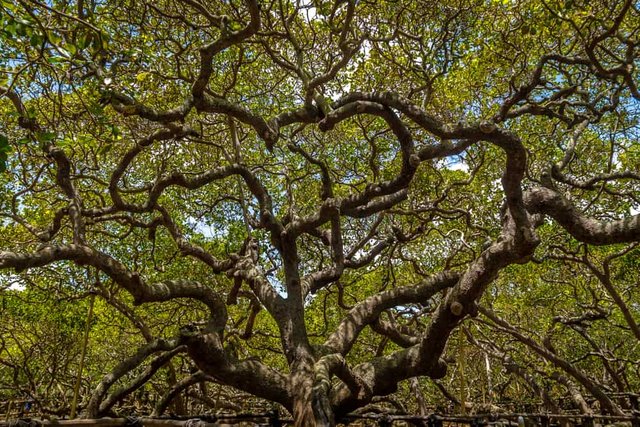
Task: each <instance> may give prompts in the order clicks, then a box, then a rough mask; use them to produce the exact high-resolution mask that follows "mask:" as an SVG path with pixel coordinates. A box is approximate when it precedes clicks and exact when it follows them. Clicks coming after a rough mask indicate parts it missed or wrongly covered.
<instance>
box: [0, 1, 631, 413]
mask: <svg viewBox="0 0 640 427" xmlns="http://www.w3.org/2000/svg"><path fill="white" fill-rule="evenodd" d="M2 8H3V9H2V10H3V14H2V20H3V28H4V29H3V30H2V41H3V45H2V52H3V58H4V59H3V61H4V62H3V67H4V75H5V76H6V77H5V78H3V81H2V82H0V86H1V87H0V94H2V101H1V102H2V104H1V105H0V109H1V111H2V114H3V123H2V124H1V126H2V128H1V129H0V130H1V131H2V138H1V139H0V162H2V164H3V169H6V172H4V173H3V174H2V175H1V176H0V180H1V183H2V186H1V187H0V188H1V190H0V191H2V199H1V203H0V204H1V206H0V212H1V215H2V218H3V220H2V223H1V230H0V232H1V233H2V236H3V241H2V251H1V252H0V269H1V270H2V271H3V274H5V275H4V276H2V277H3V279H2V280H3V281H2V282H1V283H2V284H3V286H7V285H8V283H9V282H10V281H17V283H19V284H21V285H22V286H25V287H26V288H27V289H28V290H29V292H30V289H31V287H32V283H31V282H32V279H29V278H30V277H31V275H34V274H42V273H38V272H46V274H42V276H41V278H40V279H39V280H38V282H39V285H38V286H39V287H41V288H42V289H45V290H49V291H53V290H55V289H57V288H56V287H55V283H56V281H55V280H54V279H53V277H54V276H55V277H57V278H62V279H61V280H62V281H63V282H66V283H65V286H67V287H70V288H71V289H72V292H71V295H77V294H79V293H80V294H82V293H83V292H85V293H86V292H88V291H90V290H91V291H93V292H97V293H98V295H99V296H100V298H99V300H100V301H102V302H101V304H104V307H105V308H104V309H105V315H112V314H111V313H118V314H117V316H118V317H119V319H122V320H120V321H125V320H126V321H127V322H130V323H129V324H130V325H132V326H133V327H134V328H135V329H136V331H137V332H136V335H135V337H131V338H129V339H126V340H124V341H123V342H124V343H125V345H120V348H119V349H118V351H126V352H127V354H128V356H127V357H123V358H122V359H120V360H114V361H112V362H111V363H107V365H110V368H111V370H110V372H108V373H105V374H104V376H102V378H101V379H96V378H93V377H92V378H91V387H92V388H93V390H92V392H91V393H90V394H85V397H84V400H83V403H82V407H83V410H84V415H85V416H87V417H95V416H99V415H102V414H105V413H108V412H109V411H110V410H112V408H113V407H114V405H115V404H117V403H118V402H120V401H123V400H124V399H127V396H130V395H131V394H132V393H134V392H137V393H143V394H144V390H145V387H146V384H149V382H150V381H151V382H152V381H153V380H152V378H154V375H156V377H155V378H158V376H159V375H166V381H162V385H159V386H158V388H157V389H156V391H155V393H159V394H164V397H163V398H162V399H161V400H160V401H159V402H156V405H155V412H156V413H161V412H162V411H164V410H165V409H166V405H167V404H168V403H169V402H170V401H171V399H172V398H173V397H175V396H177V395H179V394H180V393H181V391H182V390H184V389H187V388H189V387H192V386H193V385H195V384H199V387H200V397H201V399H204V400H205V401H206V399H207V398H208V393H207V391H206V383H207V382H215V383H217V384H219V385H224V386H228V387H233V388H234V389H236V390H240V391H242V392H245V393H249V394H251V395H253V396H256V397H259V398H263V399H267V400H269V401H272V402H276V403H278V404H280V405H282V406H283V407H284V408H286V410H288V411H289V412H291V414H292V415H293V417H294V419H295V421H296V423H297V424H299V425H332V424H333V423H334V422H335V419H336V417H339V416H340V415H342V414H345V413H347V412H350V411H353V410H356V409H358V408H362V407H366V406H367V405H369V404H371V403H376V402H379V400H380V398H383V397H384V396H388V395H390V394H392V393H394V392H396V391H397V390H398V387H400V388H401V389H400V392H399V395H402V394H403V393H405V391H406V390H408V391H409V392H411V393H412V394H413V395H414V396H415V397H416V399H417V401H420V399H419V397H420V395H421V390H420V388H421V387H420V383H419V382H416V381H415V380H413V381H412V382H411V383H410V386H411V387H409V388H405V389H403V388H402V387H408V386H407V383H406V382H405V383H403V381H404V380H408V379H411V378H416V377H429V378H431V379H433V380H438V379H441V378H444V377H445V376H446V375H447V366H448V365H450V364H451V363H452V362H453V361H454V360H453V359H452V358H453V357H454V356H456V355H458V356H459V354H457V353H456V351H455V349H453V348H452V347H451V346H449V348H447V343H448V342H449V340H450V336H451V335H452V332H453V331H454V330H456V328H458V327H459V326H460V325H461V323H462V322H463V321H465V319H468V318H475V317H476V316H478V314H479V313H482V317H481V318H480V319H481V322H480V323H477V322H476V321H469V322H468V323H469V325H468V326H465V327H464V328H463V332H462V333H461V334H460V337H459V338H458V339H457V343H458V348H460V347H461V346H464V345H466V344H465V338H466V341H467V342H468V343H469V344H473V345H474V346H475V347H474V348H477V351H482V352H483V354H486V355H487V359H485V358H482V360H483V363H485V364H486V365H487V366H488V365H490V363H489V362H486V361H487V360H489V358H494V359H495V358H497V359H498V360H500V362H501V364H502V365H503V366H504V367H505V368H506V369H507V370H509V369H510V371H509V372H511V375H514V376H517V377H519V378H520V379H519V380H518V381H521V382H523V384H527V387H529V388H530V389H531V390H532V393H534V394H535V395H537V396H539V397H540V398H542V399H544V400H545V401H547V402H548V403H549V402H551V403H552V402H553V398H554V397H556V396H557V394H558V393H560V392H558V391H555V390H552V389H549V388H548V387H545V386H541V385H539V384H541V381H545V382H547V381H555V382H557V383H558V384H562V385H563V386H564V387H566V392H567V393H569V394H571V396H573V397H574V398H575V399H574V400H576V402H578V403H579V404H581V405H582V409H583V410H584V411H589V410H591V408H590V407H589V404H588V403H584V404H583V403H582V402H583V401H584V398H582V400H580V398H579V396H580V395H583V394H584V393H588V394H590V395H592V396H593V397H594V398H595V399H597V401H598V404H599V406H600V409H601V410H603V411H606V412H609V413H614V414H619V413H621V412H622V410H623V408H622V407H621V406H620V403H619V402H618V401H616V400H615V399H612V397H611V393H610V391H612V390H615V391H618V392H619V391H633V390H637V387H638V384H637V376H635V378H633V377H632V376H631V375H627V374H625V373H626V372H630V371H632V370H634V369H635V370H636V371H637V369H638V367H637V362H634V361H637V360H638V357H637V356H638V347H637V341H634V344H629V345H618V344H619V343H621V342H622V341H621V340H622V338H620V339H618V338H616V337H615V335H612V334H609V333H607V332H606V331H607V330H608V329H610V325H616V326H620V328H619V329H618V330H617V332H619V334H620V337H623V336H625V337H627V338H626V339H627V340H628V339H630V338H631V337H635V338H636V339H637V338H638V337H637V334H636V333H635V332H636V331H637V329H638V327H637V322H638V320H637V317H638V305H637V302H634V301H637V286H632V284H633V281H634V280H635V281H637V277H634V271H635V270H634V265H635V264H637V262H636V261H635V260H636V259H637V249H636V246H635V245H636V244H637V241H638V240H639V239H640V217H639V216H638V215H637V209H638V198H637V194H638V191H637V190H638V178H639V175H638V164H639V160H640V159H639V155H640V153H639V152H638V144H637V137H638V122H637V115H636V114H635V113H636V111H637V105H638V100H639V99H640V93H639V92H638V88H637V81H638V74H637V68H638V65H639V64H638V51H637V46H638V31H639V29H640V20H639V19H638V18H639V10H638V8H637V5H636V4H635V3H634V2H632V1H613V2H610V1H597V2H593V1H592V2H589V3H588V4H587V3H586V2H584V3H583V2H579V1H545V2H538V1H531V2H528V1H504V2H503V1H493V0H486V1H468V0H459V1H455V2H453V3H447V4H446V5H445V4H442V3H440V2H427V1H410V2H368V1H355V0H347V1H335V2H331V1H320V0H318V1H294V2H290V1H284V0H282V1H270V2H258V1H257V0H246V1H227V2H220V3H217V4H208V3H201V2H199V1H198V0H182V1H175V0H160V1H153V2H145V1H142V2H131V1H109V2H93V1H89V2H85V1H78V2H68V1H65V2H62V1H53V2H39V1H37V0H20V1H18V2H17V3H13V2H5V1H3V2H2ZM625 245H627V246H625ZM87 271H88V272H89V273H88V274H86V272H87ZM81 274H84V275H85V279H84V280H75V279H74V277H76V276H78V277H80V276H81ZM50 276H51V277H50ZM58 280H60V279H58ZM487 291H488V292H487ZM12 292H13V293H12V294H11V295H12V296H11V297H12V298H14V297H15V295H17V294H16V292H15V291H12ZM18 294H19V293H18ZM19 295H21V296H22V295H25V296H27V295H28V294H19ZM536 295H537V296H538V297H536ZM546 295H549V297H548V298H547V297H546ZM483 296H484V299H483ZM536 298H537V299H536ZM541 298H542V299H541ZM545 298H547V299H545ZM541 301H544V303H541ZM554 301H556V302H554ZM47 304H49V303H47ZM532 304H535V305H534V306H533V307H532V306H531V305H532ZM140 305H144V306H148V307H147V308H146V309H143V308H135V307H136V306H140ZM47 306H48V307H49V305H47ZM51 307H52V309H55V308H56V306H55V305H51ZM58 310H64V309H63V308H58ZM506 316H508V317H506ZM107 323H108V322H104V321H103V322H102V323H100V324H101V325H104V326H103V330H102V331H101V335H102V336H103V337H104V338H103V341H101V342H100V343H101V345H108V344H107V343H108V342H109V340H113V337H114V336H118V335H112V334H113V328H114V327H117V326H115V325H113V326H107V325H106V324H107ZM116 325H117V324H116ZM103 334H104V335H103ZM534 334H538V336H533V335H534ZM576 334H577V335H576ZM489 335H490V336H491V338H487V336H489ZM496 335H499V336H500V337H501V339H495V338H493V337H494V336H496ZM27 336H30V334H27V333H25V334H24V337H22V336H21V337H19V338H24V339H26V337H27ZM503 340H507V341H503ZM513 340H515V341H513ZM575 340H578V342H579V343H580V344H579V345H578V346H574V345H573V344H572V343H573V342H575ZM19 341H20V339H17V340H15V342H16V345H17V343H18V342H19ZM111 342H113V341H111ZM523 348H527V349H528V350H527V351H528V352H529V354H526V353H525V354H523V353H522V351H523ZM3 351H4V350H3ZM473 351H476V350H473ZM531 352H533V353H535V354H536V356H533V355H532V353H531ZM592 353H595V354H592ZM612 353H613V354H615V356H613V357H612V356H611V354H612ZM581 355H585V357H584V358H581V359H580V358H576V357H581ZM586 355H589V356H586ZM185 356H186V357H188V359H189V360H190V361H191V362H189V363H193V364H194V366H195V367H196V368H195V369H193V372H188V374H187V372H183V371H181V370H180V369H177V368H176V367H179V366H181V365H182V364H183V363H184V362H182V361H184V360H185V359H184V358H183V357H185ZM172 360H173V361H172ZM458 361H459V360H458ZM94 363H95V362H94ZM92 366H93V368H94V369H96V368H97V367H102V365H95V364H94V365H92ZM457 366H458V367H460V366H461V364H460V363H458V365H457ZM550 366H553V368H550ZM163 367H166V371H162V372H165V374H160V373H159V372H160V371H161V370H162V369H164V368H163ZM470 369H472V370H475V372H480V370H479V369H478V367H477V365H472V367H471V368H470ZM187 371H189V370H187ZM485 371H486V374H487V375H488V374H490V372H491V367H490V366H489V367H486V369H485ZM599 373H600V374H601V375H603V377H601V378H598V377H597V376H598V374H599ZM605 373H606V374H605ZM483 375H484V374H483ZM489 379H490V375H489V376H487V377H486V386H487V388H486V389H485V390H489ZM33 387H35V388H37V385H34V386H33ZM33 387H32V388H33ZM437 387H439V388H440V390H442V391H443V392H445V395H448V396H451V393H450V392H448V391H447V387H446V385H443V384H442V383H437ZM461 388H463V389H464V387H461ZM192 389H193V388H192ZM502 395H505V396H507V395H509V393H508V390H507V388H506V387H505V388H504V390H503V392H502ZM458 396H461V397H460V400H462V402H459V403H462V404H464V403H465V400H466V399H467V396H465V395H464V390H460V393H459V394H458ZM545 396H546V397H545ZM470 397H471V396H470ZM390 402H393V400H390ZM551 403H549V404H551ZM214 405H215V404H214ZM396 406H398V407H400V409H403V408H402V404H400V403H399V404H398V405H396ZM423 406H424V405H423ZM404 409H407V408H406V407H405V408H404Z"/></svg>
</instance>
